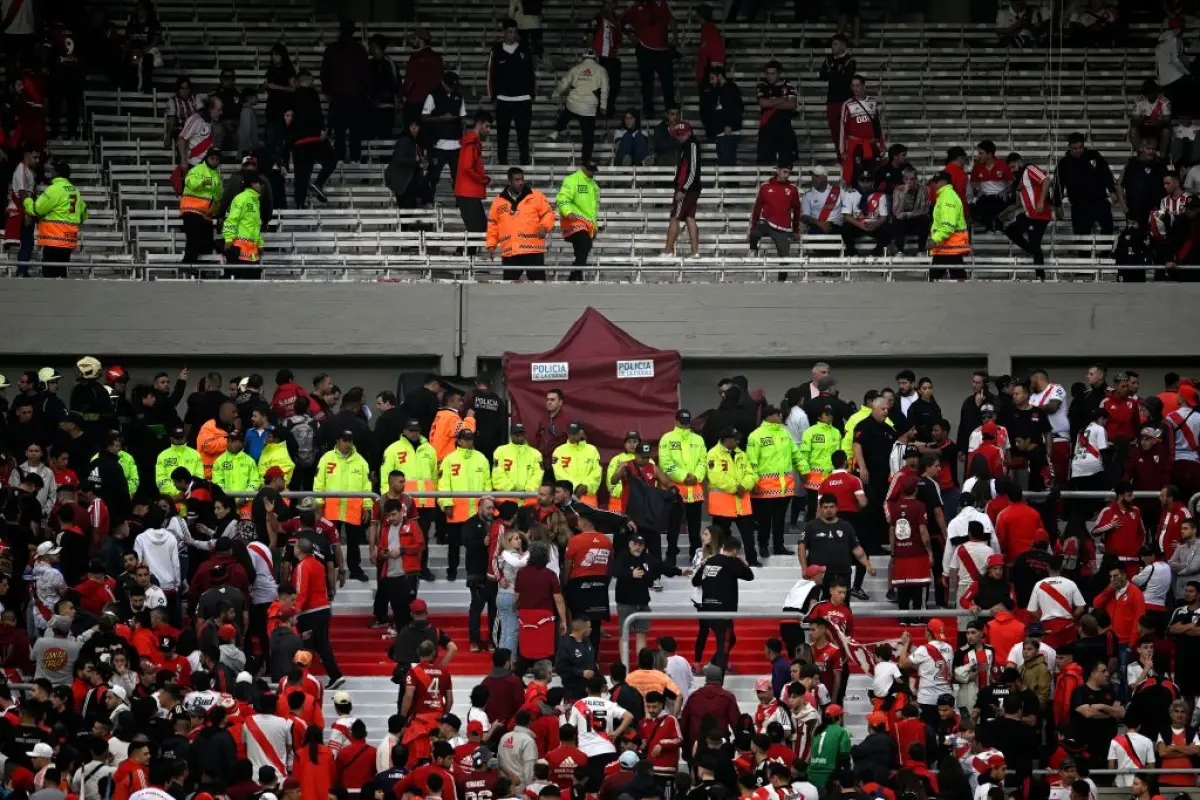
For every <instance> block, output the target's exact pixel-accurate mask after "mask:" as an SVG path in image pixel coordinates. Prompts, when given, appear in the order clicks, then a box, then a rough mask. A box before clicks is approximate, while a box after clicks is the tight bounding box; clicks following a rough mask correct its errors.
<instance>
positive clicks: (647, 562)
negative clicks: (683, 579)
mask: <svg viewBox="0 0 1200 800" xmlns="http://www.w3.org/2000/svg"><path fill="white" fill-rule="evenodd" d="M635 569H641V570H643V571H644V572H645V574H644V575H642V577H640V578H635V577H633V571H634V570H635ZM609 574H610V575H612V577H613V578H615V579H616V583H617V588H616V598H617V602H618V603H625V604H627V605H635V606H648V605H650V587H651V586H652V585H653V584H654V582H655V581H656V580H658V577H659V576H660V575H668V576H675V575H678V574H679V569H678V568H676V567H675V566H673V565H671V564H664V563H663V562H662V560H661V559H660V558H659V557H658V556H656V555H654V554H653V553H651V552H650V551H649V550H644V551H643V552H642V554H641V555H640V556H634V554H633V553H631V552H629V549H628V548H626V549H624V550H621V551H620V552H619V553H617V554H616V556H615V557H614V558H613V561H612V566H611V567H610V568H609Z"/></svg>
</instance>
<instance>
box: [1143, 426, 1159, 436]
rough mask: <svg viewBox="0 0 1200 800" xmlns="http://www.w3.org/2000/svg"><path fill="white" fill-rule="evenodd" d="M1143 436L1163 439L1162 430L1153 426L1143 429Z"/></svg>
mask: <svg viewBox="0 0 1200 800" xmlns="http://www.w3.org/2000/svg"><path fill="white" fill-rule="evenodd" d="M1141 435H1142V436H1145V437H1147V438H1150V439H1161V438H1162V435H1163V432H1162V429H1161V428H1156V427H1154V426H1153V425H1147V426H1146V427H1144V428H1142V431H1141Z"/></svg>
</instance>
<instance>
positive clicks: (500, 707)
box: [482, 672, 525, 725]
mask: <svg viewBox="0 0 1200 800" xmlns="http://www.w3.org/2000/svg"><path fill="white" fill-rule="evenodd" d="M482 685H484V686H486V687H487V689H488V701H487V703H486V704H485V705H484V707H483V710H484V713H486V714H487V715H488V719H490V720H492V721H493V722H502V723H504V724H505V725H508V723H509V721H510V720H511V719H512V718H513V717H514V716H516V714H517V711H519V710H520V708H521V706H522V705H524V704H525V684H524V683H523V682H522V681H521V679H520V678H519V677H518V676H516V675H513V674H512V673H511V672H509V673H508V674H506V675H488V676H487V677H486V678H484V679H483V681H482Z"/></svg>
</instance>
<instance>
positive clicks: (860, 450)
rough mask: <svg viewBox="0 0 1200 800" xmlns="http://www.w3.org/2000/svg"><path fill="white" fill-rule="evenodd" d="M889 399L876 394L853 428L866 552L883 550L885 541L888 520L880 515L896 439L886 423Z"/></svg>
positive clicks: (894, 433) (894, 432) (863, 539)
mask: <svg viewBox="0 0 1200 800" xmlns="http://www.w3.org/2000/svg"><path fill="white" fill-rule="evenodd" d="M887 413H888V401H887V399H886V398H884V397H877V398H875V399H874V400H872V401H871V413H870V414H869V415H868V416H867V417H865V418H864V419H863V420H862V421H861V422H859V423H858V425H857V427H855V429H854V463H855V464H857V465H858V476H859V478H861V479H862V482H863V487H864V488H865V489H866V493H867V507H866V508H865V509H863V515H862V521H863V531H862V532H861V534H862V544H863V547H864V548H866V550H867V551H868V552H871V553H882V552H883V543H884V542H885V541H887V535H888V531H887V521H886V520H885V519H884V516H883V501H884V500H885V499H886V497H887V489H888V480H889V478H890V477H891V476H890V474H889V472H888V458H889V456H890V455H891V452H892V445H893V444H894V443H895V442H896V430H895V428H893V427H892V426H891V425H889V424H888V423H887Z"/></svg>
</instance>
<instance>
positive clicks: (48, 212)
mask: <svg viewBox="0 0 1200 800" xmlns="http://www.w3.org/2000/svg"><path fill="white" fill-rule="evenodd" d="M23 205H24V206H25V213H26V214H29V215H31V216H34V217H37V218H38V219H42V220H45V221H47V222H69V223H72V224H74V225H82V224H83V223H84V222H87V218H88V207H87V203H85V202H84V201H83V196H82V195H81V194H79V190H78V189H76V188H75V187H74V185H72V183H71V182H70V181H69V180H67V179H66V178H55V179H54V180H52V181H50V185H49V186H47V187H46V188H45V190H44V191H43V192H42V194H41V195H40V196H39V197H38V199H37V202H34V199H33V198H32V197H26V198H25V202H24V204H23Z"/></svg>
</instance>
